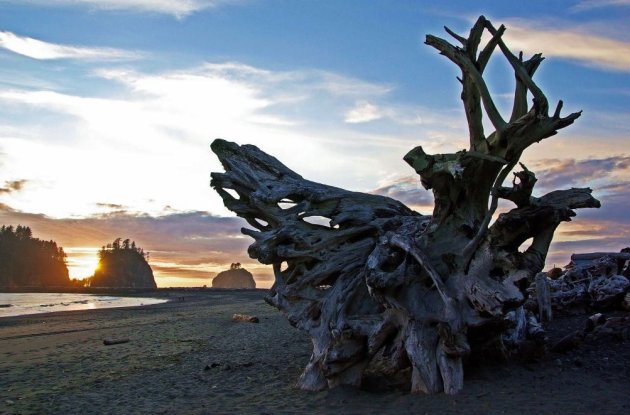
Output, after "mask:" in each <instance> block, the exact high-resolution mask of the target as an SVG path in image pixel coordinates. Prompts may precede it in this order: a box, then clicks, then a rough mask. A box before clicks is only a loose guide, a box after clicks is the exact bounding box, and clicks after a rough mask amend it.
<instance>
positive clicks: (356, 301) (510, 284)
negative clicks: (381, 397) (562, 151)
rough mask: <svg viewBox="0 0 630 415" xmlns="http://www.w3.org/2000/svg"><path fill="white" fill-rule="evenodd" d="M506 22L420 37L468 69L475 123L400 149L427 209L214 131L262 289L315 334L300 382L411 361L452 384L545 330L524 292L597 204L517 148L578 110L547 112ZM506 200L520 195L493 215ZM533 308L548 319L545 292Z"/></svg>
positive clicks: (342, 379) (466, 96) (466, 86)
mask: <svg viewBox="0 0 630 415" xmlns="http://www.w3.org/2000/svg"><path fill="white" fill-rule="evenodd" d="M505 30H506V28H505V27H504V26H499V27H498V28H497V27H495V26H494V25H493V24H492V23H491V22H490V21H489V20H487V19H486V18H485V17H484V16H480V17H479V18H478V19H477V21H476V22H475V23H474V25H473V27H472V29H471V30H470V32H469V35H468V36H463V35H459V34H456V33H455V32H453V31H452V30H450V29H446V31H447V32H448V34H449V35H450V36H452V37H453V38H454V39H455V40H454V41H453V42H452V43H451V42H449V41H448V40H445V39H442V38H440V37H437V36H432V35H427V37H426V41H425V43H426V44H427V45H429V46H431V47H433V48H435V49H437V51H438V52H440V54H441V55H443V56H445V57H446V58H448V59H449V60H450V61H452V62H453V63H454V64H455V65H457V66H458V67H459V69H460V70H461V76H460V77H459V78H458V80H459V81H460V84H461V87H462V91H461V95H460V96H461V98H462V101H463V104H464V110H465V113H466V119H467V122H468V131H469V147H468V149H466V150H461V151H458V152H454V153H448V154H428V153H426V152H425V149H423V148H422V147H421V146H418V147H415V148H414V149H412V150H411V151H410V152H409V153H407V155H406V156H405V157H404V160H405V161H406V162H407V163H408V164H409V165H410V166H411V167H412V168H413V169H414V170H415V172H416V173H417V174H418V175H419V176H420V183H421V184H422V186H423V187H424V188H425V189H427V190H431V191H432V192H433V199H434V200H435V203H434V208H433V213H432V215H422V214H419V213H418V212H416V211H414V210H412V209H410V208H409V207H407V206H405V205H404V204H403V203H401V202H399V201H397V200H394V199H391V198H389V197H386V196H383V195H380V194H377V192H374V194H372V193H360V192H351V191H347V190H344V189H340V188H338V187H333V186H327V185H324V184H320V183H315V182H312V181H309V180H306V179H304V178H303V177H302V176H300V175H299V174H297V173H296V172H294V171H292V170H291V169H289V168H288V167H287V166H285V165H284V164H282V163H281V162H280V161H279V160H278V159H276V158H274V157H272V156H270V155H268V154H266V153H264V152H263V151H261V150H260V149H259V148H257V147H255V146H252V145H238V144H236V143H232V142H228V141H225V140H222V139H217V140H215V141H214V142H213V143H212V145H211V148H212V151H213V152H214V153H215V154H216V155H217V156H218V158H219V160H220V162H221V164H222V166H223V167H224V169H225V172H224V173H216V172H215V173H212V180H211V186H212V187H213V188H214V189H215V190H216V191H217V192H218V193H219V195H220V196H221V198H222V199H223V202H224V204H225V206H226V207H227V208H228V209H230V210H232V211H234V212H235V213H236V214H237V215H238V216H240V217H242V218H244V219H245V220H246V221H247V223H248V224H249V225H250V226H249V227H247V228H243V229H242V232H243V233H244V234H246V235H248V236H251V237H252V238H253V239H254V242H253V243H252V245H251V246H250V247H249V248H248V254H249V256H250V257H251V258H254V259H257V260H258V261H260V262H261V263H263V264H266V265H272V266H273V272H274V285H273V287H272V288H271V290H270V291H269V295H268V296H267V298H266V301H267V302H268V303H269V304H271V305H273V306H275V307H277V308H278V309H280V310H281V311H282V312H284V313H285V315H286V316H287V318H288V320H289V322H290V324H291V325H292V326H294V327H297V328H299V329H301V330H303V331H305V332H307V333H308V334H309V336H310V337H311V340H312V344H313V350H312V354H311V357H310V361H309V362H308V363H307V365H306V367H305V369H304V372H303V373H302V375H301V377H300V379H299V382H298V385H299V387H300V388H302V389H305V390H313V391H316V390H323V389H327V388H332V387H335V386H339V385H353V386H359V385H361V383H362V381H363V377H364V375H365V374H367V372H366V368H370V370H371V369H372V368H378V369H377V371H378V372H379V374H383V375H385V376H389V374H392V373H399V372H401V371H403V370H404V369H408V368H409V369H411V370H409V371H405V373H406V374H408V376H409V377H408V380H410V381H411V391H412V392H414V393H427V394H433V393H438V392H442V391H443V392H445V393H447V394H455V393H457V392H459V391H460V390H461V389H462V388H463V382H464V366H463V362H464V360H466V359H467V356H468V355H470V354H471V353H480V354H483V352H485V351H487V350H486V349H485V348H484V345H489V344H492V345H497V347H503V338H504V336H505V335H506V334H508V337H510V338H511V339H513V340H514V341H515V342H516V345H515V346H516V347H515V348H514V349H515V350H518V349H519V343H521V342H523V341H527V340H532V341H533V340H535V339H540V338H543V337H544V332H543V331H542V328H541V327H540V326H539V324H538V321H537V320H536V318H535V316H533V315H532V316H530V314H529V313H527V312H526V311H530V310H529V309H528V310H522V311H521V310H519V308H521V307H522V306H523V304H524V303H525V301H526V299H527V292H526V289H527V287H528V286H529V285H530V284H532V283H533V280H534V278H535V276H536V275H537V274H538V273H539V272H541V271H542V269H543V267H544V265H545V258H546V255H547V252H548V251H549V247H550V244H551V242H552V240H553V235H554V232H555V230H556V229H557V228H558V225H559V224H560V223H561V222H566V221H570V220H572V218H573V217H574V216H575V215H576V212H575V210H577V209H582V208H598V207H600V203H599V201H598V200H597V199H595V198H594V197H593V196H592V195H591V193H592V191H591V189H589V188H572V189H566V190H556V191H552V192H550V193H547V194H545V195H542V196H540V197H534V196H533V194H534V192H533V191H534V186H535V184H536V182H537V179H536V175H535V174H534V172H532V171H530V170H529V169H528V168H527V167H526V166H525V165H524V164H522V163H519V160H520V158H521V156H522V155H523V153H524V151H525V150H526V149H527V148H528V147H529V146H531V145H533V144H534V143H536V142H539V141H541V140H543V139H546V138H548V137H551V136H553V135H555V134H557V132H558V131H559V130H561V129H562V128H565V127H567V126H569V125H571V124H572V123H573V122H574V121H575V120H576V119H578V118H579V117H580V115H581V113H580V112H574V113H571V114H566V113H565V114H562V108H563V103H562V101H560V102H558V104H557V105H556V106H555V109H553V107H552V106H551V105H550V103H549V101H548V99H547V97H546V96H545V94H544V93H543V91H542V90H541V88H540V87H539V86H538V85H537V83H536V82H535V81H534V79H533V76H534V73H535V72H536V71H537V69H538V68H539V66H540V64H541V63H542V62H543V57H542V55H541V54H535V55H533V56H531V57H529V58H527V57H525V56H523V55H522V54H518V55H515V54H513V53H512V52H511V51H510V49H509V48H508V46H507V45H506V44H505V39H504V38H503V34H504V32H505ZM493 54H495V55H496V54H499V55H501V56H502V57H503V58H505V60H506V61H507V66H506V67H509V68H510V71H512V70H513V75H514V76H515V79H516V81H515V89H514V94H513V95H514V100H513V101H512V102H513V105H512V109H511V110H512V111H511V114H510V115H509V118H504V117H503V115H502V114H501V111H499V110H498V109H497V104H496V103H495V100H496V98H497V97H496V96H493V94H492V92H491V89H490V88H489V87H488V81H487V79H486V78H484V75H487V72H486V73H485V74H484V69H485V68H486V66H487V64H488V62H489V60H490V58H491V56H492V55H493ZM529 96H531V98H533V105H531V106H530V105H529V102H530V100H529ZM486 121H487V122H486ZM488 126H490V127H494V128H493V129H494V131H493V132H491V131H489V130H490V129H488V128H487V127H488ZM491 129H492V128H491ZM484 130H485V131H484ZM348 156H349V157H351V156H353V155H352V154H350V155H348ZM325 161H326V160H318V162H320V163H325ZM519 165H520V171H518V169H519V167H518V166H519ZM515 169H516V170H517V171H515ZM508 176H513V179H512V181H511V186H507V187H506V186H504V185H503V183H504V182H507V179H508ZM383 189H385V188H383ZM383 189H381V190H383ZM390 190H391V189H390ZM381 193H389V191H385V190H383V191H382V192H381ZM392 193H394V192H392ZM499 199H504V200H507V201H510V202H512V203H513V204H514V205H515V206H514V207H513V208H512V209H511V210H508V211H505V212H503V213H501V214H498V215H495V214H496V213H497V208H498V205H499ZM620 283H622V281H621V280H617V281H616V282H615V283H614V284H613V285H614V286H615V287H616V286H617V285H618V284H620ZM541 284H542V283H541ZM604 285H605V286H606V288H604V286H601V287H600V286H599V285H597V286H593V287H592V290H591V291H592V292H593V298H597V300H596V301H606V299H607V298H608V295H609V294H608V291H610V290H609V288H610V287H608V286H607V285H606V284H604ZM540 288H541V289H544V287H542V286H541V287H540ZM611 289H613V288H611ZM550 291H551V301H552V305H553V301H554V297H553V294H554V291H553V287H550ZM585 292H586V293H587V294H588V293H589V291H588V287H586V291H585ZM600 294H601V295H600ZM545 295H546V294H545ZM589 295H591V294H589ZM600 297H601V298H600ZM516 310H519V311H518V312H517V311H516ZM512 312H514V314H513V315H512V316H511V317H510V318H509V319H506V316H507V315H508V314H509V313H512ZM539 314H540V315H541V317H543V318H550V317H551V315H550V313H549V307H548V306H547V305H545V304H544V303H542V304H541V306H540V310H539ZM512 317H513V319H512ZM507 320H513V321H507ZM523 324H524V325H523ZM515 328H518V330H519V331H518V335H516V336H511V334H510V331H511V330H514V329H515ZM473 357H474V356H473Z"/></svg>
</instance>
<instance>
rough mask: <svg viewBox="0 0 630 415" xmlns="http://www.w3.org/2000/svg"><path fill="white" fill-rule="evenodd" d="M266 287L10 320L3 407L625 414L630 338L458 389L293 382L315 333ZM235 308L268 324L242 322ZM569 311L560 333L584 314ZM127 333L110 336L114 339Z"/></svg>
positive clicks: (3, 322)
mask: <svg viewBox="0 0 630 415" xmlns="http://www.w3.org/2000/svg"><path fill="white" fill-rule="evenodd" d="M264 293H265V291H263V290H199V291H182V292H177V291H167V292H160V293H159V296H168V297H170V298H171V299H172V301H170V302H168V303H164V304H157V305H152V306H145V307H135V308H117V309H102V310H91V311H71V312H63V313H53V314H46V315H32V316H21V317H7V318H2V319H0V413H3V414H4V413H6V414H14V413H15V414H18V413H21V414H28V413H46V414H100V413H119V414H129V413H164V414H173V413H182V414H239V413H252V414H292V413H304V414H306V413H309V414H310V413H322V414H328V413H330V414H333V413H334V414H362V415H365V414H400V413H414V414H415V413H419V414H425V413H428V414H437V413H467V414H501V413H505V414H514V413H524V414H529V413H531V414H534V413H535V414H547V413H548V414H556V413H563V414H622V413H630V392H629V391H630V366H629V362H630V344H629V343H628V342H625V343H623V342H621V341H612V340H611V341H608V342H600V343H598V344H585V345H583V346H582V347H581V348H580V349H578V350H575V351H572V352H569V353H568V354H563V355H549V356H547V357H546V358H544V359H543V360H542V361H540V362H535V363H531V362H530V363H510V364H508V365H500V364H495V365H491V366H489V367H484V368H479V367H476V368H467V371H466V381H465V382H466V383H465V388H464V392H463V393H461V394H460V395H457V396H445V395H437V396H421V395H410V394H409V393H407V392H406V391H405V390H402V389H395V388H394V389H391V388H390V389H387V390H386V389H382V388H377V387H375V385H369V384H366V387H365V389H367V390H365V389H364V390H357V389H354V388H345V387H342V388H337V389H333V390H329V391H324V392H319V393H311V392H304V391H301V390H298V389H296V388H295V387H294V384H295V381H296V380H297V378H298V376H299V374H300V373H301V370H302V368H303V367H304V366H305V364H306V362H307V361H308V358H309V354H310V341H309V340H308V338H307V336H306V335H305V334H303V333H301V332H299V331H297V330H296V329H294V328H292V327H291V326H290V325H289V324H288V322H287V321H286V319H285V318H284V317H283V316H282V314H281V313H280V312H278V311H277V310H275V309H274V308H272V307H270V306H268V305H267V304H265V303H264V302H263V300H262V297H263V296H264ZM234 313H243V314H254V315H257V316H258V317H259V318H260V323H258V324H253V323H243V322H234V321H232V319H231V317H232V315H233V314H234ZM580 321H581V320H580V319H579V318H577V317H576V318H570V317H568V318H566V319H564V320H563V319H559V320H556V321H555V322H554V326H552V331H551V333H550V335H552V336H556V337H559V336H561V335H562V334H563V333H566V332H568V331H570V330H571V328H572V327H571V325H572V324H573V325H575V324H579V322H580ZM105 338H115V339H122V338H128V339H129V342H128V343H124V344H117V345H112V346H105V345H104V344H103V339H105Z"/></svg>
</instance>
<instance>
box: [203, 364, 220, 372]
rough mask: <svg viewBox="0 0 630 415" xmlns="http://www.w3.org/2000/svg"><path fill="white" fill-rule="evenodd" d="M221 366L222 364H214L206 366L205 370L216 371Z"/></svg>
mask: <svg viewBox="0 0 630 415" xmlns="http://www.w3.org/2000/svg"><path fill="white" fill-rule="evenodd" d="M219 366H221V363H217V362H212V363H210V364H209V365H206V367H204V368H203V370H210V369H214V368H215V367H219Z"/></svg>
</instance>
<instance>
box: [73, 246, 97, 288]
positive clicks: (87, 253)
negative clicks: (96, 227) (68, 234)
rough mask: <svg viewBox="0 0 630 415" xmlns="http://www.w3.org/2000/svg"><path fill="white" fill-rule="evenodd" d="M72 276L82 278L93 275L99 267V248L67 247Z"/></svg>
mask: <svg viewBox="0 0 630 415" xmlns="http://www.w3.org/2000/svg"><path fill="white" fill-rule="evenodd" d="M66 253H67V254H68V258H67V261H68V272H69V273H70V278H76V279H79V280H82V279H84V278H87V277H91V276H92V275H93V274H94V271H96V269H97V268H98V256H97V253H98V248H88V247H80V248H67V249H66Z"/></svg>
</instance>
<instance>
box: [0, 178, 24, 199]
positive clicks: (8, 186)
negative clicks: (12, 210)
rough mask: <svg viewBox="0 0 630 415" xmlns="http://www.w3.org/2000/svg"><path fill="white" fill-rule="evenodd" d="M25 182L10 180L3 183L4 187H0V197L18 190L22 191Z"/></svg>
mask: <svg viewBox="0 0 630 415" xmlns="http://www.w3.org/2000/svg"><path fill="white" fill-rule="evenodd" d="M27 181H28V180H24V179H22V180H10V181H8V182H5V183H4V186H2V187H0V195H1V194H7V193H13V192H19V191H20V190H22V188H23V187H24V185H25V184H26V182H27Z"/></svg>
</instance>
